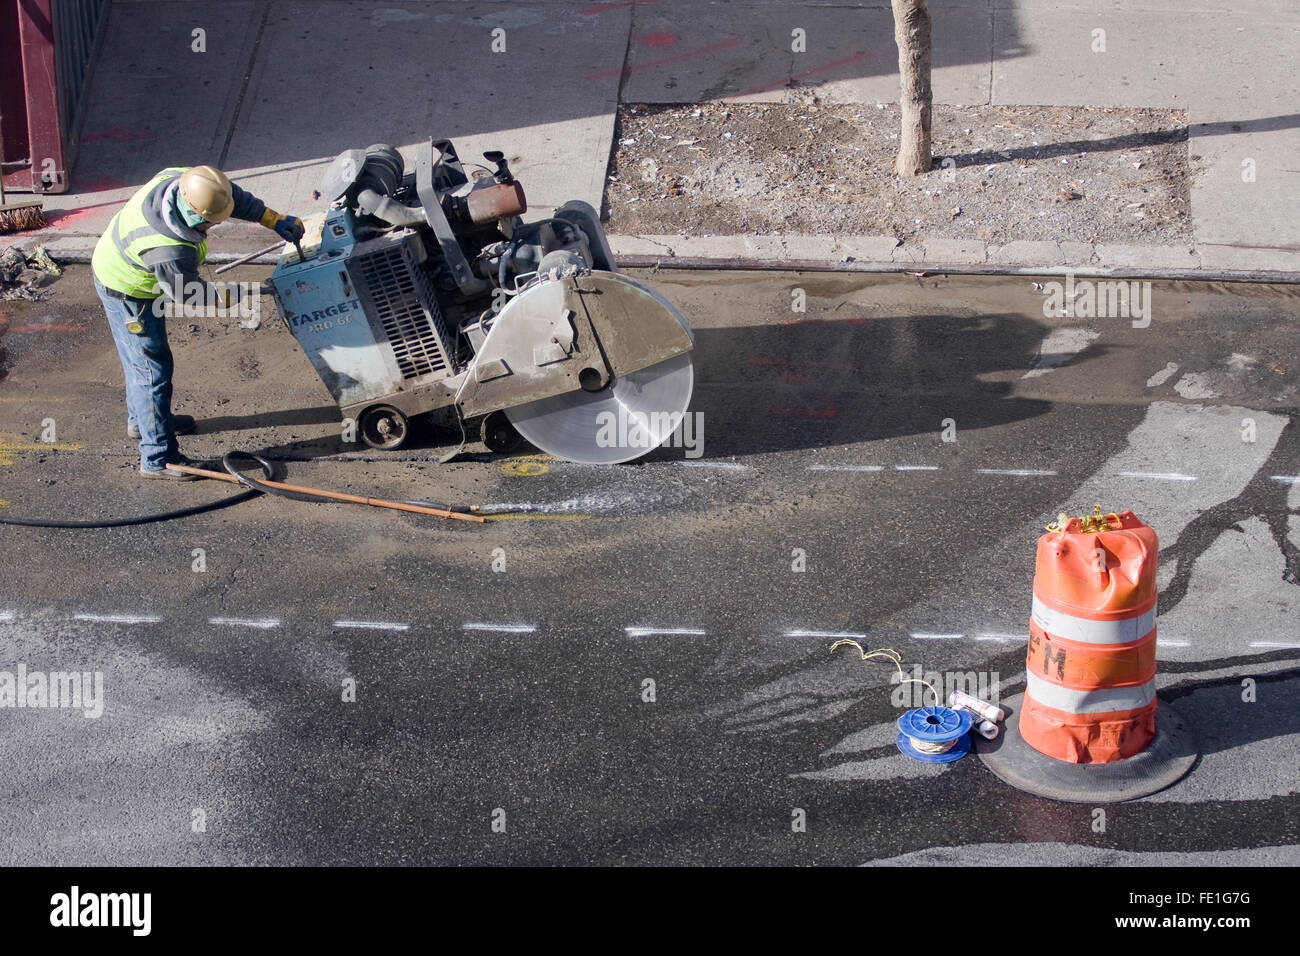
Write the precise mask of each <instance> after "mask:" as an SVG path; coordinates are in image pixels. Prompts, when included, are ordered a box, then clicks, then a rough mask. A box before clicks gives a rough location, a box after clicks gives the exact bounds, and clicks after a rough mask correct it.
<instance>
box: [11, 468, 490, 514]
mask: <svg viewBox="0 0 1300 956" xmlns="http://www.w3.org/2000/svg"><path fill="white" fill-rule="evenodd" d="M236 458H248V459H251V460H252V461H254V462H256V463H257V464H258V465H260V466H261V467H262V473H263V476H264V477H263V478H261V479H257V478H250V477H249V476H248V475H245V474H244V473H243V472H241V471H240V470H239V469H238V467H236V465H235V464H234V459H236ZM221 465H222V467H223V468H225V469H226V473H225V474H223V473H222V472H219V471H209V470H207V469H203V468H196V467H193V466H190V465H168V466H167V467H168V468H170V469H172V470H173V471H180V472H184V473H186V474H192V475H198V476H201V477H204V478H215V479H217V480H219V481H227V482H231V483H234V484H240V485H243V486H244V487H245V488H247V489H248V490H247V491H241V492H239V493H238V494H235V495H231V496H230V497H228V498H223V499H221V500H220V501H211V502H208V503H207V504H203V505H195V506H193V507H190V508H178V509H175V510H172V511H160V512H157V513H155V514H150V515H139V516H137V517H133V518H108V519H105V520H102V521H61V520H55V519H52V518H10V517H3V516H0V525H20V526H23V527H28V528H124V527H130V526H132V525H141V524H153V523H155V522H158V521H170V520H172V519H173V518H187V517H189V516H191V515H197V514H203V513H205V512H208V511H216V510H218V509H220V508H229V507H230V506H231V505H237V504H239V503H241V502H244V501H249V500H251V499H253V498H257V497H260V496H261V495H264V494H266V495H277V496H279V497H282V498H292V499H293V500H294V501H310V502H315V503H320V502H322V501H343V502H351V503H353V504H365V505H371V506H373V507H377V508H390V509H394V510H397V511H409V512H414V513H416V514H427V515H433V516H435V517H440V518H454V519H457V520H460V521H472V522H478V523H481V522H483V520H484V519H483V518H482V517H480V516H479V515H475V514H470V513H469V511H468V509H459V508H453V507H452V506H450V505H445V504H443V503H441V502H437V501H429V502H423V501H420V502H417V501H390V500H388V499H384V498H369V497H366V496H363V495H349V494H344V493H342V492H337V491H326V490H324V489H320V488H307V487H304V486H302V485H288V484H284V483H283V482H279V481H274V480H273V479H274V478H275V466H274V465H272V464H271V462H269V461H267V460H266V459H265V458H263V457H262V456H261V455H255V454H253V453H252V452H246V451H232V452H229V453H227V454H226V455H224V456H223V457H222V459H221Z"/></svg>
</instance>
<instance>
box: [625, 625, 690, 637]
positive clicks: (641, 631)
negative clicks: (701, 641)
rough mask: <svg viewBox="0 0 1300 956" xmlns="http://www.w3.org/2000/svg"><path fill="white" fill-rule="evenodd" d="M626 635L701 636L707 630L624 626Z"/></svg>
mask: <svg viewBox="0 0 1300 956" xmlns="http://www.w3.org/2000/svg"><path fill="white" fill-rule="evenodd" d="M623 630H624V631H626V632H627V636H628V637H653V636H654V635H656V634H661V635H669V636H679V637H703V636H704V635H705V634H707V633H708V632H707V631H701V630H698V629H697V628H693V627H625V628H623Z"/></svg>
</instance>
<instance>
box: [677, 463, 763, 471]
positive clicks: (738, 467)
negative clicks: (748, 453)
mask: <svg viewBox="0 0 1300 956" xmlns="http://www.w3.org/2000/svg"><path fill="white" fill-rule="evenodd" d="M677 464H679V465H685V466H686V467H687V468H719V469H722V470H723V471H749V466H748V465H742V464H741V463H740V462H738V461H679V462H678V463H677Z"/></svg>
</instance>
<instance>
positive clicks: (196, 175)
mask: <svg viewBox="0 0 1300 956" xmlns="http://www.w3.org/2000/svg"><path fill="white" fill-rule="evenodd" d="M178 188H179V190H180V194H181V198H182V199H184V200H185V205H187V206H189V207H190V208H191V209H193V210H194V211H195V212H196V213H198V214H199V215H200V216H202V217H203V218H204V219H206V220H207V221H208V222H225V221H226V220H227V219H229V218H230V214H231V213H232V212H234V209H235V195H234V193H233V192H232V191H231V188H230V180H229V179H227V178H226V174H225V173H223V172H222V171H221V170H219V169H217V168H216V167H215V166H194V167H192V168H191V169H187V170H186V171H185V172H184V173H182V174H181V181H180V186H179V187H178Z"/></svg>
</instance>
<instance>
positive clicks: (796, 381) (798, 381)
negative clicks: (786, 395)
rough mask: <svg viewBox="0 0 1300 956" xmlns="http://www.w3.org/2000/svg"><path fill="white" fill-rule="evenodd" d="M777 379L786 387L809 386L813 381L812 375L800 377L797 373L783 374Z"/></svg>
mask: <svg viewBox="0 0 1300 956" xmlns="http://www.w3.org/2000/svg"><path fill="white" fill-rule="evenodd" d="M777 379H778V380H779V381H781V382H783V383H784V384H786V385H807V384H808V383H809V382H811V381H812V376H811V375H799V374H798V373H796V372H782V373H781V374H780V375H778V376H777Z"/></svg>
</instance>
